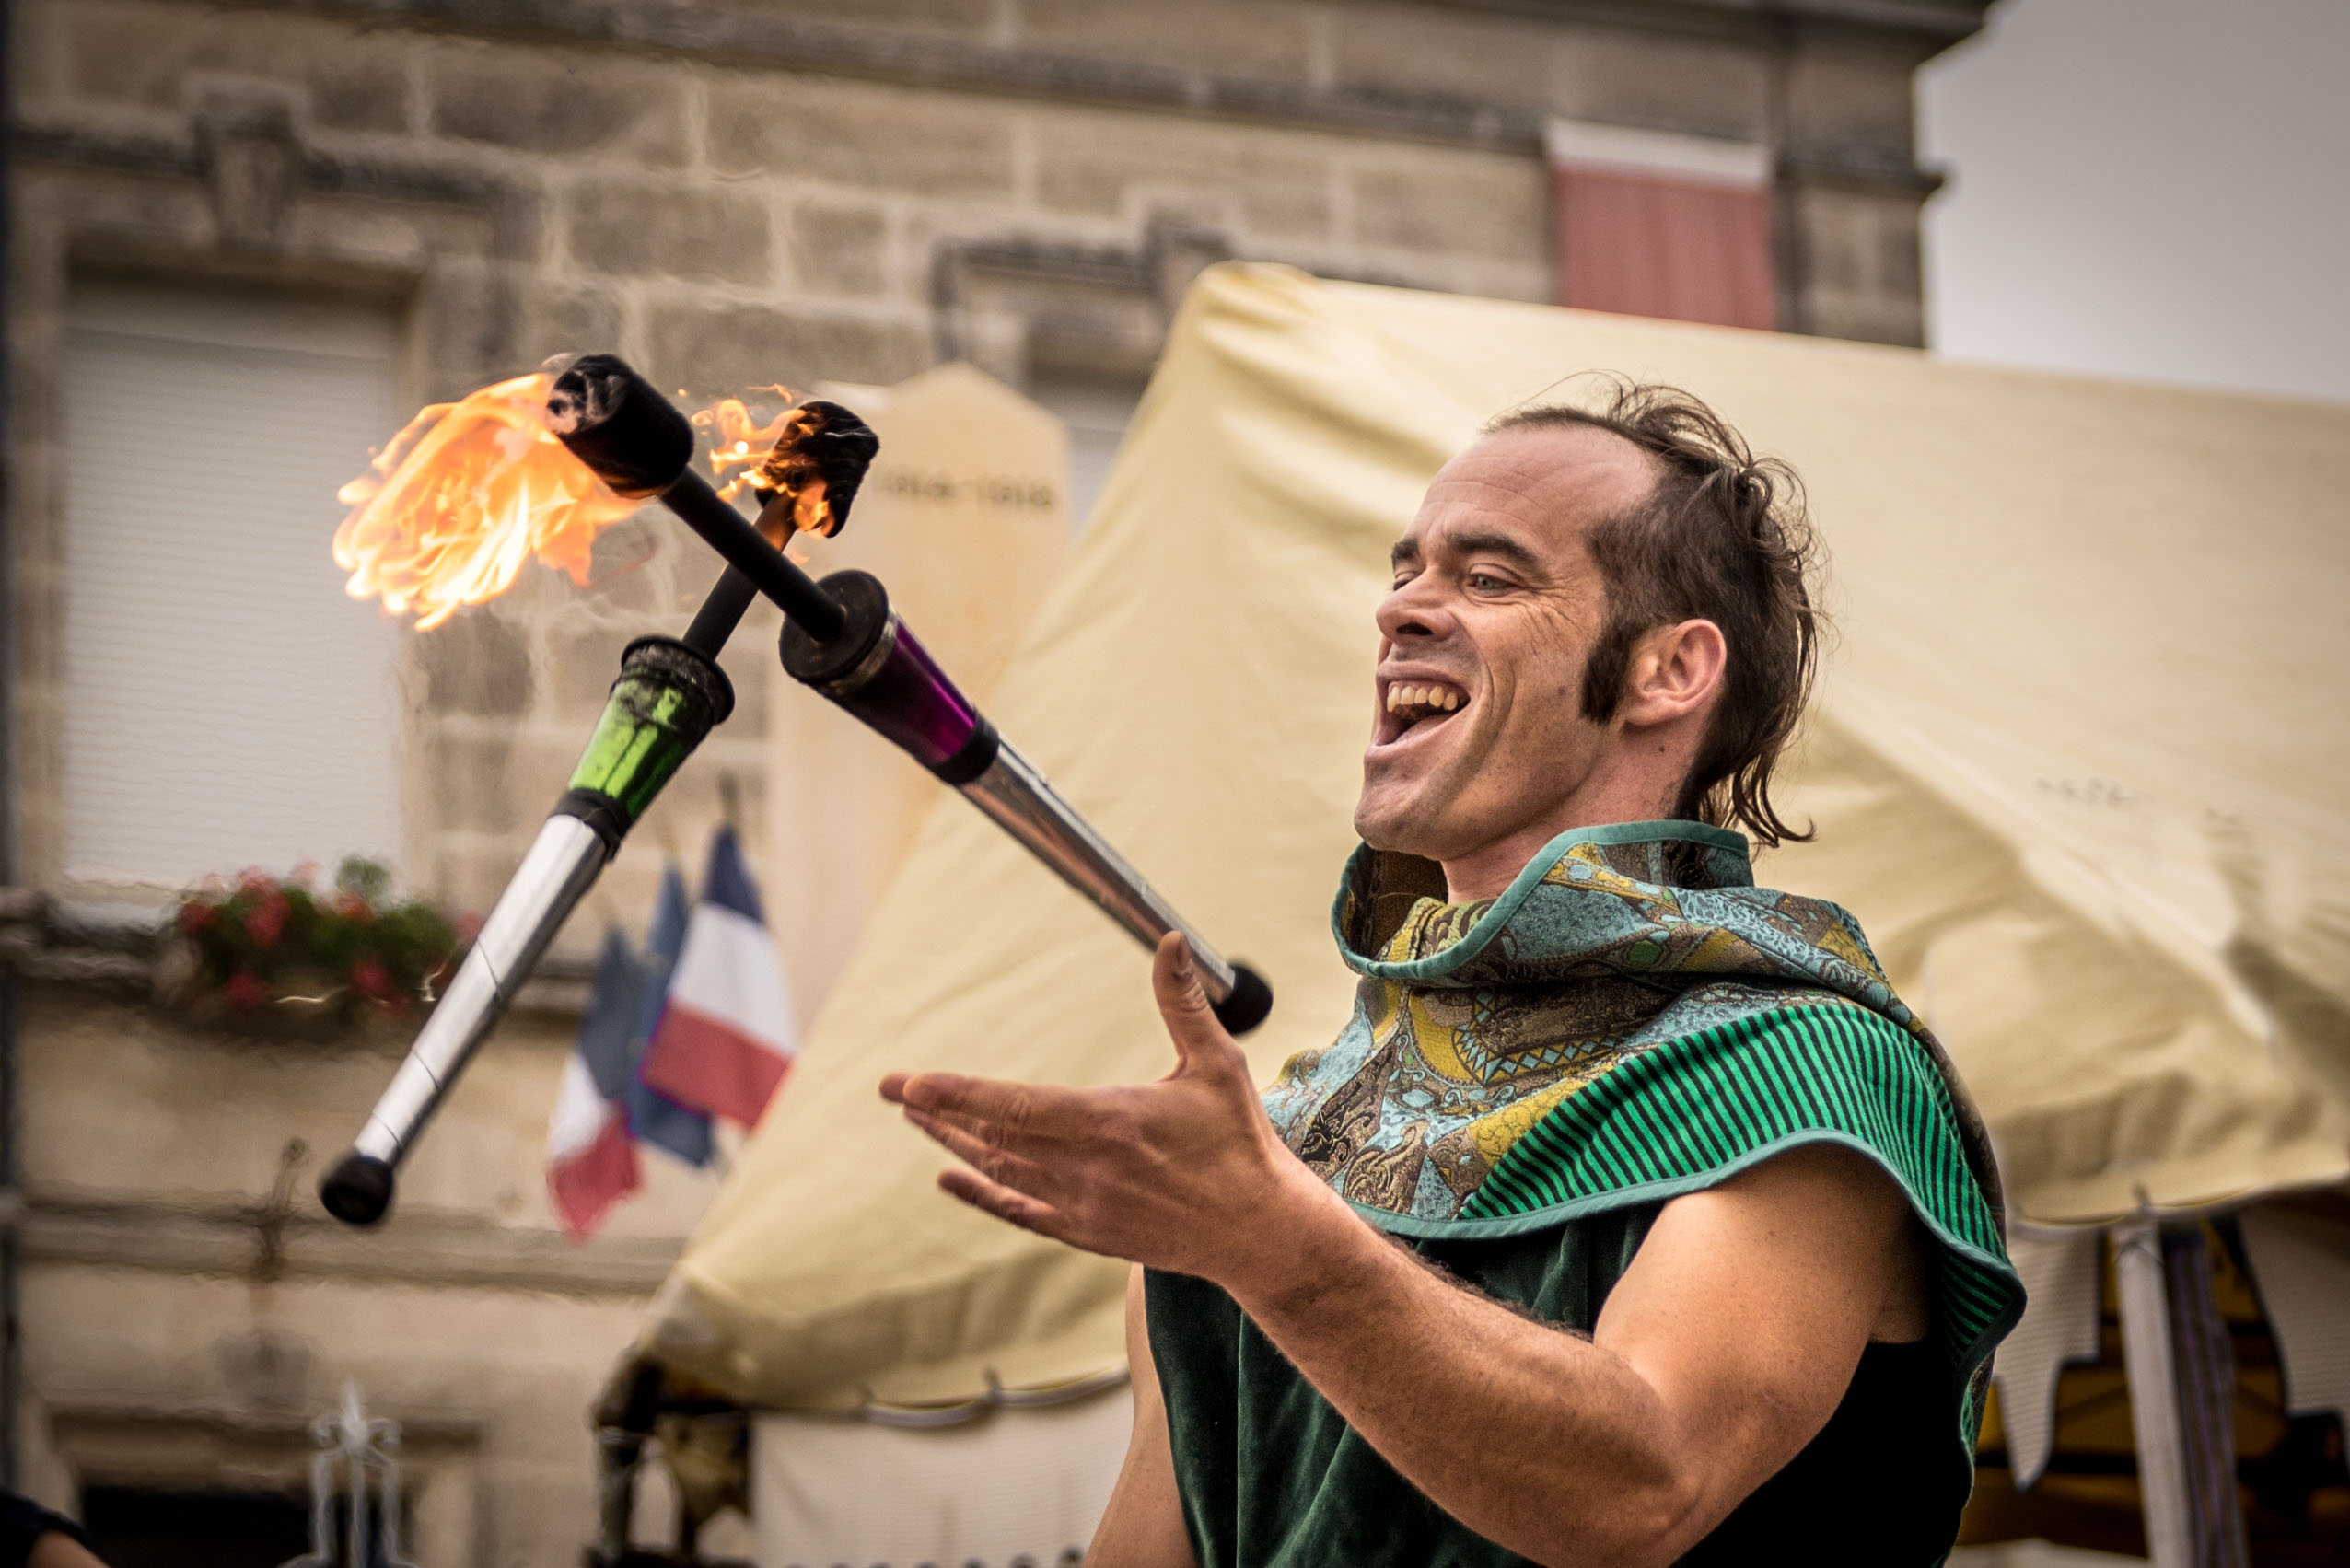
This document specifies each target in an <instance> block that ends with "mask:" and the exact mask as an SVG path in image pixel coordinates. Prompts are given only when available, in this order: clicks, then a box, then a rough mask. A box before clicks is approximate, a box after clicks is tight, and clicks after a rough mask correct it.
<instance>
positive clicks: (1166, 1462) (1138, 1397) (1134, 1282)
mask: <svg viewBox="0 0 2350 1568" xmlns="http://www.w3.org/2000/svg"><path fill="white" fill-rule="evenodd" d="M1126 1365H1127V1366H1128V1367H1130V1368H1131V1369H1132V1371H1133V1376H1134V1435H1133V1436H1132V1437H1130V1438H1128V1439H1127V1441H1126V1462H1125V1465H1124V1466H1123V1468H1122V1469H1120V1470H1119V1471H1118V1485H1117V1488H1116V1490H1114V1491H1112V1492H1111V1493H1110V1506H1109V1508H1108V1509H1106V1510H1105V1511H1104V1512H1103V1514H1102V1516H1101V1526H1100V1527H1099V1529H1097V1530H1095V1531H1094V1533H1093V1545H1092V1547H1091V1548H1090V1549H1089V1550H1088V1551H1087V1552H1086V1568H1197V1559H1196V1558H1195V1557H1194V1556H1193V1555H1192V1538H1191V1532H1190V1531H1189V1530H1187V1529H1186V1528H1185V1527H1184V1525H1183V1503H1182V1498H1181V1495H1180V1494H1179V1493H1177V1491H1176V1489H1175V1458H1174V1455H1173V1453H1172V1451H1171V1450H1170V1448H1169V1439H1168V1434H1167V1405H1166V1401H1165V1400H1163V1399H1162V1398H1161V1397H1160V1395H1159V1391H1158V1366H1157V1365H1155V1364H1154V1363H1153V1362H1152V1360H1151V1358H1150V1322H1149V1318H1147V1316H1146V1313H1145V1310H1144V1307H1143V1271H1142V1266H1141V1265H1140V1264H1136V1265H1135V1266H1134V1272H1132V1273H1131V1274H1130V1275H1129V1276H1128V1278H1127V1281H1126Z"/></svg>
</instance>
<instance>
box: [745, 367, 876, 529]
mask: <svg viewBox="0 0 2350 1568" xmlns="http://www.w3.org/2000/svg"><path fill="white" fill-rule="evenodd" d="M880 450H881V437H880V436H877V435H875V434H874V432H873V426H871V425H869V424H866V423H865V421H864V420H862V419H859V418H858V417H857V416H856V414H855V412H852V411H850V410H848V409H845V408H843V407H842V406H841V405H840V404H839V403H834V402H827V401H823V400H822V399H817V400H815V401H809V402H805V403H802V404H800V405H799V407H797V409H794V410H793V411H792V415H791V418H790V419H788V420H786V421H785V424H784V433H783V435H781V436H778V437H776V440H775V445H774V449H773V450H771V451H770V452H769V453H768V454H767V458H766V460H765V461H764V462H762V463H761V464H760V465H759V479H758V482H757V483H756V485H755V487H754V494H757V495H758V497H759V501H760V504H761V505H762V506H767V505H772V504H773V503H774V500H775V498H776V497H777V496H790V497H792V498H793V499H794V500H795V501H797V498H798V496H799V494H800V493H801V492H802V491H804V490H806V489H807V488H808V483H809V481H810V480H812V479H820V480H822V481H823V482H824V500H825V504H826V505H827V507H828V508H829V509H830V511H831V514H832V517H831V526H830V527H828V528H825V530H824V532H825V534H826V536H827V537H830V536H831V535H832V534H836V533H838V532H840V531H841V525H842V524H843V523H845V522H847V521H848V520H849V507H850V505H852V504H854V503H855V500H856V493H857V487H858V486H860V485H862V484H863V483H864V482H865V470H867V468H869V467H871V466H872V463H873V458H874V454H876V453H878V451H880Z"/></svg>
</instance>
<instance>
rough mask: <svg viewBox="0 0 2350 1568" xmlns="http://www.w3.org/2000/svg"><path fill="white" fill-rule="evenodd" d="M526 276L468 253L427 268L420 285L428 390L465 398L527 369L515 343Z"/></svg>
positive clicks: (419, 322) (418, 305)
mask: <svg viewBox="0 0 2350 1568" xmlns="http://www.w3.org/2000/svg"><path fill="white" fill-rule="evenodd" d="M522 286H523V280H522V279H519V278H516V277H513V276H510V275H505V274H502V273H501V272H500V271H499V270H497V269H495V268H491V267H485V266H482V265H480V264H478V263H475V262H472V261H470V260H468V259H465V258H458V259H455V260H454V261H443V262H442V263H441V264H439V265H436V266H433V267H431V268H430V269H429V270H427V271H426V272H425V276H424V278H423V280H422V281H421V282H420V283H419V285H418V286H417V290H416V324H417V327H418V329H419V330H420V335H421V336H422V337H423V339H424V350H425V354H424V360H425V375H426V388H427V394H428V395H429V396H431V397H435V398H459V397H462V396H464V395H465V394H466V393H467V392H470V391H471V390H472V389H474V388H476V387H479V386H482V385H483V383H485V382H488V381H491V380H494V379H496V378H497V377H500V376H502V375H512V374H514V373H515V372H517V371H518V370H520V369H522V368H523V366H521V365H518V364H517V363H515V358H514V352H513V349H512V346H511V343H510V342H509V338H510V331H511V328H512V326H513V322H514V318H515V315H516V306H517V304H518V298H517V296H518V294H519V293H520V292H521V289H522Z"/></svg>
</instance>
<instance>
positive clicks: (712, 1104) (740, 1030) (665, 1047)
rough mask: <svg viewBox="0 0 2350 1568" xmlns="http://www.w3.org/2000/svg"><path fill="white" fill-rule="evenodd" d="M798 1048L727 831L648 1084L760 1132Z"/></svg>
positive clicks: (688, 940)
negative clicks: (762, 1115) (763, 1117)
mask: <svg viewBox="0 0 2350 1568" xmlns="http://www.w3.org/2000/svg"><path fill="white" fill-rule="evenodd" d="M798 1049H799V1046H798V1040H797V1030H796V1029H795V1028H794V1026H793V1023H792V1007H791V993H790V990H789V988H788V984H787V982H786V981H785V978H784V968H783V964H782V963H781V962H780V961H779V960H778V959H777V958H776V956H775V945H774V941H773V940H771V939H770V938H769V936H768V935H767V923H766V917H765V916H764V915H763V914H762V913H761V912H760V907H759V890H758V889H757V888H756V887H754V886H753V885H752V883H751V880H750V866H748V865H745V864H744V863H743V858H742V845H741V844H740V843H739V842H738V841H737V840H736V838H735V834H734V830H733V829H732V828H720V829H719V830H718V831H717V833H716V834H715V836H714V837H713V838H712V839H711V841H710V864H709V867H708V869H707V871H706V872H705V873H704V877H703V880H702V901H701V902H700V903H698V904H696V905H695V906H694V909H693V919H692V922H691V923H689V924H688V925H687V927H686V933H685V948H684V951H682V952H681V953H680V954H679V955H678V961H677V970H676V972H675V973H674V974H672V975H671V976H670V977H669V1006H668V1007H667V1009H666V1010H664V1011H663V1013H662V1015H661V1023H660V1028H658V1029H657V1030H656V1031H655V1032H654V1035H653V1043H652V1046H651V1047H650V1049H648V1050H647V1051H646V1053H645V1064H644V1068H643V1076H644V1079H645V1082H646V1083H647V1084H649V1085H650V1086H653V1087H654V1088H656V1089H657V1090H659V1091H660V1092H661V1093H662V1094H664V1095H667V1096H668V1097H669V1098H671V1099H673V1100H675V1101H677V1102H678V1103H679V1104H681V1105H686V1106H692V1107H693V1108H694V1109H698V1110H705V1111H709V1112H712V1113H713V1114H715V1115H718V1116H724V1117H727V1118H728V1119H729V1120H731V1121H739V1122H741V1123H742V1124H743V1125H744V1126H746V1127H750V1126H755V1125H756V1124H757V1123H758V1121H759V1117H760V1113H761V1112H762V1111H764V1110H765V1109H767V1102H768V1100H769V1099H770V1098H773V1097H774V1092H775V1088H776V1086H777V1085H779V1084H781V1083H782V1082H783V1081H784V1074H785V1070H786V1069H788V1068H789V1067H790V1065H791V1062H792V1058H793V1057H794V1056H795V1055H797V1053H798Z"/></svg>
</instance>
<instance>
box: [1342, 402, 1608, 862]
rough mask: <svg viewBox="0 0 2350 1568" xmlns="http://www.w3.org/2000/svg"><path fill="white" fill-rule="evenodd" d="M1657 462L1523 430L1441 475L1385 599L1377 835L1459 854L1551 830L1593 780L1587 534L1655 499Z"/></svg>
mask: <svg viewBox="0 0 2350 1568" xmlns="http://www.w3.org/2000/svg"><path fill="white" fill-rule="evenodd" d="M1652 461H1653V459H1650V458H1649V457H1648V456H1647V454H1646V453H1644V452H1642V451H1641V450H1640V449H1639V448H1638V447H1635V446H1633V445H1632V444H1631V443H1630V442H1628V441H1625V440H1624V439H1623V438H1622V437H1621V436H1614V435H1611V434H1610V433H1608V432H1606V431H1602V430H1595V429H1591V428H1588V427H1584V426H1576V425H1565V426H1551V427H1541V426H1536V427H1521V428H1518V429H1515V430H1506V431H1503V432H1502V433H1501V434H1499V435H1496V436H1487V437H1485V438H1484V439H1483V440H1482V441H1479V442H1478V443H1477V444H1476V445H1475V446H1473V447H1470V448H1469V449H1468V450H1467V451H1465V452H1463V453H1462V454H1461V455H1460V456H1459V457H1458V458H1455V459H1453V460H1452V461H1451V462H1450V463H1448V464H1447V465H1446V466H1445V468H1444V470H1443V471H1442V472H1440V473H1438V474H1437V477H1436V481H1435V482H1434V483H1432V484H1430V485H1429V486H1428V494H1427V498H1426V499H1425V501H1423V502H1422V503H1421V505H1420V512H1419V515H1418V516H1417V517H1413V519H1412V526H1411V527H1410V528H1406V529H1405V530H1404V533H1403V537H1402V539H1401V540H1398V541H1397V543H1396V546H1395V587H1394V591H1393V592H1391V593H1390V594H1389V595H1388V597H1387V598H1386V600H1385V601H1384V602H1382V603H1381V604H1380V606H1379V615H1378V621H1379V634H1380V642H1379V668H1378V671H1377V680H1376V688H1375V695H1376V702H1377V704H1378V705H1377V709H1376V714H1375V717H1374V720H1373V724H1372V728H1371V743H1370V746H1369V748H1368V749H1367V750H1365V752H1364V753H1363V794H1362V797H1361V799H1360V801H1359V802H1358V803H1357V804H1356V806H1355V831H1356V832H1358V833H1360V834H1361V835H1362V837H1363V840H1364V842H1367V843H1368V844H1370V845H1371V847H1373V848H1374V849H1390V850H1400V851H1403V852H1405V853H1408V854H1418V855H1424V856H1425V857H1427V858H1429V859H1431V860H1437V861H1448V860H1455V859H1459V858H1460V857H1463V856H1465V855H1467V854H1471V853H1472V852H1474V851H1476V850H1479V849H1481V848H1483V847H1485V846H1487V845H1490V844H1493V843H1495V842H1498V841H1501V840H1503V839H1507V838H1508V837H1510V836H1512V835H1513V834H1518V833H1520V832H1524V831H1527V830H1530V829H1537V828H1540V827H1541V826H1542V825H1543V824H1544V822H1545V821H1546V819H1550V818H1553V817H1554V816H1555V815H1557V813H1558V812H1559V811H1560V809H1561V808H1562V807H1563V806H1564V804H1565V802H1566V801H1567V799H1568V797H1569V796H1573V795H1574V794H1575V793H1576V790H1577V788H1578V787H1580V786H1581V785H1582V784H1583V783H1584V781H1585V780H1586V779H1587V778H1588V776H1589V775H1590V773H1591V771H1592V769H1593V767H1594V765H1595V764H1596V763H1597V762H1598V761H1599V760H1600V757H1601V755H1602V754H1603V751H1604V749H1605V748H1606V746H1607V744H1608V742H1609V739H1610V731H1609V728H1608V726H1602V725H1597V724H1594V723H1592V722H1591V721H1590V720H1588V719H1587V718H1585V717H1584V716H1583V705H1582V690H1583V667H1584V665H1585V663H1586V661H1587V660H1588V657H1589V655H1590V651H1591V647H1592V645H1593V644H1594V642H1596V641H1597V639H1598V637H1599V634H1600V627H1601V626H1602V624H1603V623H1604V621H1605V620H1606V615H1607V589H1606V585H1605V583H1604V582H1603V580H1602V579H1601V577H1600V572H1599V568H1598V567H1597V566H1596V565H1595V564H1594V563H1592V560H1591V556H1590V552H1589V551H1588V549H1587V548H1586V546H1585V543H1584V540H1585V537H1586V534H1587V533H1588V529H1589V528H1590V527H1591V526H1592V525H1593V524H1595V523H1597V522H1599V521H1600V520H1602V519H1604V518H1607V517H1612V516H1615V515H1616V514H1618V513H1621V512H1623V511H1624V510H1626V509H1628V508H1630V507H1633V506H1635V505H1638V504H1639V503H1640V502H1641V501H1642V500H1644V499H1645V498H1646V496H1647V494H1648V493H1649V489H1650V487H1651V486H1652V485H1653V483H1654V482H1655V470H1654V469H1653V467H1652V466H1651V465H1652ZM1544 836H1545V837H1547V836H1548V834H1547V833H1545V834H1544Z"/></svg>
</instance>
